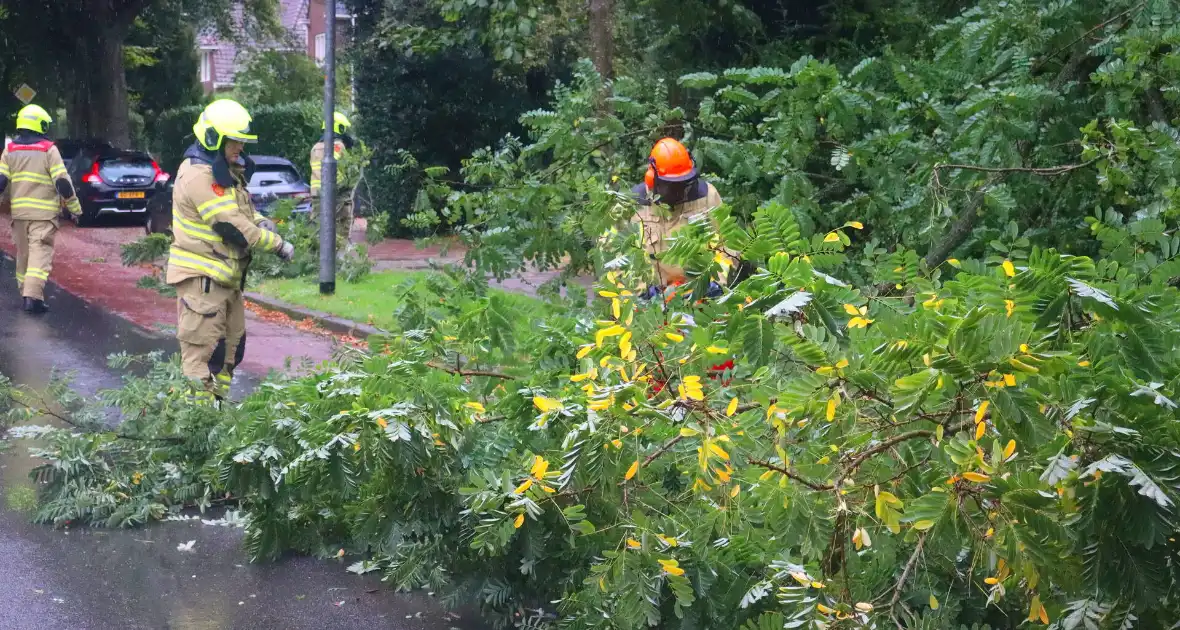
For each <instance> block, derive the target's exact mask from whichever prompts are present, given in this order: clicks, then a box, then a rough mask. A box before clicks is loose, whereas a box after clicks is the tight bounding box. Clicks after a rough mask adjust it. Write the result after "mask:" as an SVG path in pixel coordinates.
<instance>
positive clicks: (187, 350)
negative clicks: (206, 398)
mask: <svg viewBox="0 0 1180 630" xmlns="http://www.w3.org/2000/svg"><path fill="white" fill-rule="evenodd" d="M176 318H177V324H176V339H177V340H178V341H179V342H180V360H181V363H182V365H183V368H184V375H185V376H186V377H188V378H189V379H190V380H192V381H193V386H194V388H196V389H197V390H198V391H200V390H203V391H205V392H209V393H212V394H214V395H216V396H217V397H219V398H225V397H227V396H228V395H229V386H230V383H231V382H232V380H233V373H234V367H235V366H236V365H237V363H238V361H240V360H241V357H242V354H243V350H245V343H246V307H245V303H244V302H243V301H242V291H241V290H240V289H237V288H233V289H231V288H228V287H223V286H221V285H219V284H217V283H216V282H213V281H212V280H210V279H209V278H202V277H198V278H189V279H187V280H184V281H182V282H180V283H179V284H177V285H176Z"/></svg>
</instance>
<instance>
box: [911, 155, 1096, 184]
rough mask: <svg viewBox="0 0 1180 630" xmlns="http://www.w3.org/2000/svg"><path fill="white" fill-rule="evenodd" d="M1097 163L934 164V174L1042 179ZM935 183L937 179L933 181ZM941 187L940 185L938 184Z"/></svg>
mask: <svg viewBox="0 0 1180 630" xmlns="http://www.w3.org/2000/svg"><path fill="white" fill-rule="evenodd" d="M1097 161H1098V158H1094V159H1092V160H1087V161H1085V162H1082V163H1080V164H1063V165H1061V166H1047V167H1041V168H1036V167H1027V166H1001V167H992V166H978V165H975V164H935V165H934V172H935V173H936V174H937V173H938V171H940V170H942V169H961V170H964V171H979V172H981V173H1031V174H1033V175H1041V176H1043V177H1053V176H1055V175H1063V174H1065V173H1068V172H1070V171H1073V170H1077V169H1079V168H1085V167H1087V166H1090V165H1091V164H1093V163H1095V162H1097ZM935 181H936V182H937V179H936V180H935ZM939 185H940V186H941V184H939Z"/></svg>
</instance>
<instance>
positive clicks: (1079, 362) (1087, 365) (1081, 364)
mask: <svg viewBox="0 0 1180 630" xmlns="http://www.w3.org/2000/svg"><path fill="white" fill-rule="evenodd" d="M1078 367H1090V362H1089V361H1078Z"/></svg>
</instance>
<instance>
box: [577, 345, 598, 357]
mask: <svg viewBox="0 0 1180 630" xmlns="http://www.w3.org/2000/svg"><path fill="white" fill-rule="evenodd" d="M593 349H594V346H592V345H585V346H582V347H581V348H579V349H578V358H579V359H585V358H586V355H588V354H590V351H591V350H593Z"/></svg>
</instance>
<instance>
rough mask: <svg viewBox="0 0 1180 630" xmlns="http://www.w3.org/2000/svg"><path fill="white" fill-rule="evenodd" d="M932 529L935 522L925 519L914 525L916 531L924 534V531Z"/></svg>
mask: <svg viewBox="0 0 1180 630" xmlns="http://www.w3.org/2000/svg"><path fill="white" fill-rule="evenodd" d="M931 527H934V521H932V520H930V519H923V520H920V521H918V522H917V523H914V529H916V530H918V531H920V532H924V531H926V530H928V529H930V528H931Z"/></svg>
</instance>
